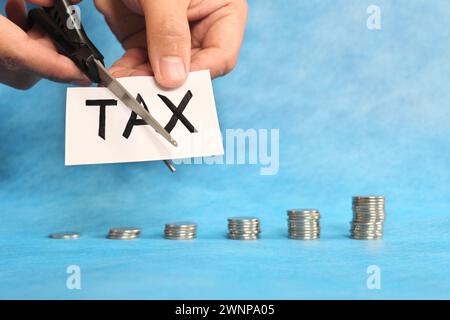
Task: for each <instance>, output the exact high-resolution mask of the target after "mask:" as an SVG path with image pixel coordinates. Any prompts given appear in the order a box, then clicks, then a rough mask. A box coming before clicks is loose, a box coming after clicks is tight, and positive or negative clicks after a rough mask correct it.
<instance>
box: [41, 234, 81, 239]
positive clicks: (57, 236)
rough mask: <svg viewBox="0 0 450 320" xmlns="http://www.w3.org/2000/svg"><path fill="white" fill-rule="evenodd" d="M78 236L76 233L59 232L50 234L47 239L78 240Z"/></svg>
mask: <svg viewBox="0 0 450 320" xmlns="http://www.w3.org/2000/svg"><path fill="white" fill-rule="evenodd" d="M80 236H81V235H80V234H79V233H77V232H61V233H52V234H51V235H50V236H49V237H50V238H51V239H55V240H75V239H79V238H80Z"/></svg>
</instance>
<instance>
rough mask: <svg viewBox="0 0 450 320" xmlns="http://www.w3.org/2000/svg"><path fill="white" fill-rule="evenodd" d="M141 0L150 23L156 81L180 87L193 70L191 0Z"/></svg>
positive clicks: (152, 62) (151, 59)
mask: <svg viewBox="0 0 450 320" xmlns="http://www.w3.org/2000/svg"><path fill="white" fill-rule="evenodd" d="M141 4H142V7H143V11H144V14H145V19H146V25H147V43H148V50H149V58H150V63H151V65H152V68H153V71H154V73H155V77H156V81H157V82H158V83H159V84H160V85H161V86H163V87H167V88H176V87H179V86H180V85H182V84H183V83H184V81H185V80H186V78H187V76H188V72H189V70H190V59H191V33H190V29H189V23H188V19H187V8H188V5H189V0H181V1H180V0H164V1H155V0H150V1H148V0H142V1H141Z"/></svg>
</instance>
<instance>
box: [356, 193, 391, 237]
mask: <svg viewBox="0 0 450 320" xmlns="http://www.w3.org/2000/svg"><path fill="white" fill-rule="evenodd" d="M384 204H385V199H384V197H380V196H366V197H361V196H360V197H353V205H352V209H353V220H352V222H351V223H350V224H351V230H350V233H351V235H350V237H351V238H352V239H357V240H378V239H381V238H383V229H384V220H385V217H386V213H385V210H384Z"/></svg>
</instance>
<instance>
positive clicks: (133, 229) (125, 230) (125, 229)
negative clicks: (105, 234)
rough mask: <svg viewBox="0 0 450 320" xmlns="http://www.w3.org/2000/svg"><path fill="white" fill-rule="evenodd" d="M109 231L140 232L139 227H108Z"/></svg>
mask: <svg viewBox="0 0 450 320" xmlns="http://www.w3.org/2000/svg"><path fill="white" fill-rule="evenodd" d="M109 232H111V233H138V232H141V229H140V228H112V229H109Z"/></svg>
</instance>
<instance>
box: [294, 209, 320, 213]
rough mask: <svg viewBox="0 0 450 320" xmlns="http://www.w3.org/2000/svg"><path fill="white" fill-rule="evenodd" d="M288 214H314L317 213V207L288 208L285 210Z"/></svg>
mask: <svg viewBox="0 0 450 320" xmlns="http://www.w3.org/2000/svg"><path fill="white" fill-rule="evenodd" d="M287 213H288V214H316V213H319V210H317V209H290V210H287Z"/></svg>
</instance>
